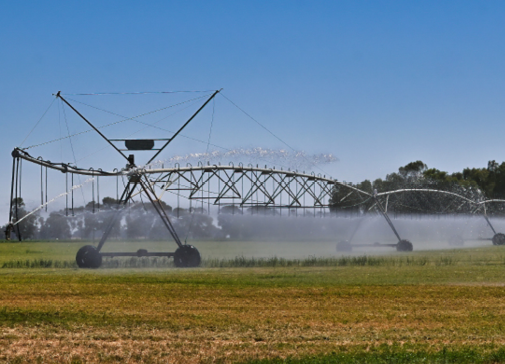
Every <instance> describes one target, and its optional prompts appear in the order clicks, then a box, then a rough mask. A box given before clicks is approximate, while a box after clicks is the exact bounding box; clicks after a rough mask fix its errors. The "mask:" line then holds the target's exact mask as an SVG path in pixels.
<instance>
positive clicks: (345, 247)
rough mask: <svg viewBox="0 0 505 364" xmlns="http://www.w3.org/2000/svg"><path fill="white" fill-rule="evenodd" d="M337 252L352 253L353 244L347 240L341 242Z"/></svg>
mask: <svg viewBox="0 0 505 364" xmlns="http://www.w3.org/2000/svg"><path fill="white" fill-rule="evenodd" d="M337 251H338V252H346V253H349V252H352V244H351V243H349V242H348V241H347V240H343V241H339V242H338V243H337Z"/></svg>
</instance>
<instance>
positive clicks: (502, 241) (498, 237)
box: [492, 233, 505, 245]
mask: <svg viewBox="0 0 505 364" xmlns="http://www.w3.org/2000/svg"><path fill="white" fill-rule="evenodd" d="M492 241H493V245H505V234H502V233H497V234H495V235H494V236H493V239H492Z"/></svg>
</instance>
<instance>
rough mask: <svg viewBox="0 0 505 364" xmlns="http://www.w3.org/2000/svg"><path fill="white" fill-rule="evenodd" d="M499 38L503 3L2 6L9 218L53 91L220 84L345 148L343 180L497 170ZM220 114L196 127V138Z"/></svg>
mask: <svg viewBox="0 0 505 364" xmlns="http://www.w3.org/2000/svg"><path fill="white" fill-rule="evenodd" d="M504 31H505V3H503V2H502V1H486V2H483V1H461V0H459V1H422V2H421V1H417V2H414V1H408V2H407V1H374V2H370V1H254V2H253V1H143V2H139V1H135V2H134V1H105V2H104V1H86V2H74V1H66V2H59V1H52V2H39V1H25V2H4V3H3V5H2V11H1V12H0V32H1V35H2V36H1V37H0V45H1V50H2V53H1V57H0V70H1V71H0V85H1V88H0V90H1V91H0V92H1V95H0V96H1V97H0V117H1V123H2V124H1V125H2V132H3V133H2V134H3V140H2V143H1V144H0V158H1V161H2V162H3V165H4V172H3V173H2V175H1V176H2V178H1V180H0V186H1V191H2V192H0V199H1V205H0V207H2V208H3V209H4V210H5V213H0V216H6V214H7V210H8V207H7V206H8V199H9V189H10V170H11V163H12V159H11V157H10V152H11V150H12V149H13V148H14V147H16V146H18V145H20V144H21V142H22V141H23V140H24V139H25V137H26V136H27V134H28V132H29V130H30V129H31V128H32V127H33V126H34V125H35V124H36V123H37V121H38V120H39V118H40V117H41V115H42V114H43V113H44V111H45V110H46V108H47V107H48V106H49V104H50V103H51V101H52V99H53V97H52V96H51V94H52V93H54V92H56V91H58V90H62V92H65V93H79V92H83V93H87V92H104V91H108V92H134V91H168V90H213V89H219V88H223V89H224V90H223V93H224V94H225V95H226V96H227V97H228V98H230V99H231V100H233V101H234V102H235V103H236V104H237V105H239V106H240V107H241V108H243V109H244V110H245V111H247V113H249V114H250V115H251V116H253V117H254V118H255V119H256V120H258V121H259V122H260V123H262V124H263V125H265V126H266V127H267V128H268V129H269V130H271V131H272V132H273V133H274V134H275V135H276V136H278V137H280V138H281V139H282V140H283V141H284V142H286V143H287V144H289V146H291V147H293V148H294V149H297V150H303V151H305V152H306V153H308V154H312V153H332V154H333V155H335V156H336V157H337V158H338V159H339V162H337V163H334V164H332V165H328V166H323V169H324V171H325V172H327V173H328V174H331V175H332V176H333V177H334V178H338V179H339V180H347V181H361V180H363V179H365V178H368V179H375V178H377V177H384V176H385V175H386V174H387V173H389V172H392V171H395V170H397V168H398V167H399V166H402V165H405V164H407V163H408V162H411V161H413V160H417V159H421V160H422V161H424V162H425V163H427V164H428V165H429V166H430V167H436V168H439V169H441V170H446V171H449V172H454V171H459V170H461V169H463V168H464V167H483V166H486V165H487V161H488V160H491V159H495V160H497V161H498V162H502V160H503V158H502V155H503V149H504V138H503V135H504V131H505V130H504V129H505V124H504V123H503V121H502V120H503V117H504V116H505V103H504V102H503V100H502V98H503V95H504V92H503V91H504V88H505V82H504V81H505V68H504V67H503V60H504V58H505V57H504V53H505V47H504V39H505V37H504V36H505V33H504ZM198 95H199V94H198ZM188 97H189V96H188ZM191 97H192V96H191ZM94 100H95V99H91V98H90V99H86V100H85V101H86V102H89V103H93V102H95V101H94ZM129 100H130V99H128V100H127V101H126V103H130V101H129ZM144 100H148V98H147V97H146V98H140V99H136V102H138V101H140V103H142V102H144ZM98 102H99V104H100V105H101V106H102V107H104V108H106V107H107V103H108V102H109V100H108V99H103V98H102V99H100V101H98ZM115 102H116V101H110V105H109V106H111V108H110V109H114V110H117V108H115V106H116V105H117V104H115ZM145 102H146V105H150V104H149V102H148V101H145ZM211 106H212V107H213V108H214V109H212V108H211V109H210V110H214V111H215V115H214V123H215V130H214V131H213V139H212V141H213V142H214V143H217V144H218V145H223V146H225V147H226V148H229V149H233V148H241V147H243V148H254V147H262V148H271V149H279V148H287V147H286V145H285V144H283V143H281V142H280V141H279V140H278V139H276V138H274V137H272V136H271V135H270V134H268V133H266V132H265V131H264V130H262V129H261V128H260V127H258V125H256V124H254V122H251V120H248V119H247V118H242V119H240V118H239V117H238V114H233V112H232V111H230V110H231V109H232V108H233V107H231V104H230V103H228V101H226V99H224V98H222V97H219V98H217V99H216V103H215V105H211ZM55 110H56V111H55V112H53V114H51V115H52V116H51V115H50V117H49V118H48V119H47V120H46V119H44V123H41V124H40V126H39V129H37V131H36V132H35V135H36V136H39V137H40V138H39V139H40V140H42V139H46V140H49V139H53V138H57V137H58V136H60V135H62V134H61V133H62V131H61V124H58V123H59V122H60V123H61V119H60V120H59V121H58V120H56V119H55V115H58V112H60V116H59V117H60V118H61V110H60V109H58V107H56V109H55ZM210 113H211V111H207V113H206V114H202V118H201V120H200V121H198V120H195V122H196V124H195V125H196V127H195V129H194V132H195V133H198V132H199V131H198V126H199V125H200V128H201V130H200V133H201V135H202V136H201V138H204V135H207V134H208V130H209V121H210V118H211V114H210ZM233 115H235V116H233ZM128 116H130V115H128ZM242 116H243V115H242ZM69 118H70V116H69ZM114 120H115V119H114ZM104 123H105V121H104ZM198 123H200V124H198ZM72 128H73V127H72ZM254 128H256V129H254ZM84 129H85V128H84ZM76 130H79V129H72V130H70V131H71V132H74V131H76ZM189 132H191V130H188V133H189ZM32 137H33V136H32ZM35 139H36V138H35ZM35 139H33V140H35ZM99 142H100V141H97V142H96V143H97V144H96V146H95V145H94V144H92V146H93V147H96V148H98V147H103V145H102V144H100V145H99V144H98V143H99ZM28 144H29V143H28ZM25 145H26V144H25ZM88 146H89V145H88ZM76 147H78V145H76ZM57 148H60V147H57ZM191 148H193V146H190V145H183V144H179V145H174V146H173V147H172V148H171V149H168V150H167V151H166V152H165V153H164V155H163V156H164V157H166V158H169V157H171V156H173V155H176V154H181V153H189V152H191V151H193V150H192V149H191ZM194 148H195V151H196V152H201V151H205V149H206V146H205V145H200V146H195V147H194ZM62 150H63V149H60V152H61V151H62ZM76 152H77V151H76ZM37 153H38V152H37V151H36V150H35V149H34V152H33V154H34V155H35V156H38V155H39V154H37ZM40 155H42V156H43V157H45V155H44V154H40ZM62 155H63V152H62ZM107 155H108V154H106V153H104V154H103V155H101V158H107ZM64 158H66V160H65V161H67V162H69V161H72V160H73V158H71V157H70V156H68V155H64ZM51 160H53V159H51ZM53 161H57V160H53ZM119 162H120V164H119V165H118V166H117V167H121V166H122V165H123V162H122V161H121V160H119ZM90 163H91V162H90ZM80 166H82V167H85V168H89V167H100V166H94V165H88V164H87V162H86V161H83V165H80ZM23 183H27V184H29V182H28V181H24V182H23ZM34 188H39V187H37V186H35V187H34ZM3 220H4V219H3Z"/></svg>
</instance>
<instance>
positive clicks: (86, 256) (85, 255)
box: [75, 245, 102, 268]
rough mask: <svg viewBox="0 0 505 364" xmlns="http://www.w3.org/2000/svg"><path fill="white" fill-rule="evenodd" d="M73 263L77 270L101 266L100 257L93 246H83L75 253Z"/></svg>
mask: <svg viewBox="0 0 505 364" xmlns="http://www.w3.org/2000/svg"><path fill="white" fill-rule="evenodd" d="M75 261H76V262H77V265H78V266H79V268H99V267H100V266H101V265H102V256H101V255H100V253H99V252H98V250H96V248H95V247H94V246H93V245H85V246H83V247H82V248H81V249H79V251H78V252H77V255H76V256H75Z"/></svg>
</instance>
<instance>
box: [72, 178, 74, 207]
mask: <svg viewBox="0 0 505 364" xmlns="http://www.w3.org/2000/svg"><path fill="white" fill-rule="evenodd" d="M72 216H74V174H73V173H72Z"/></svg>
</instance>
